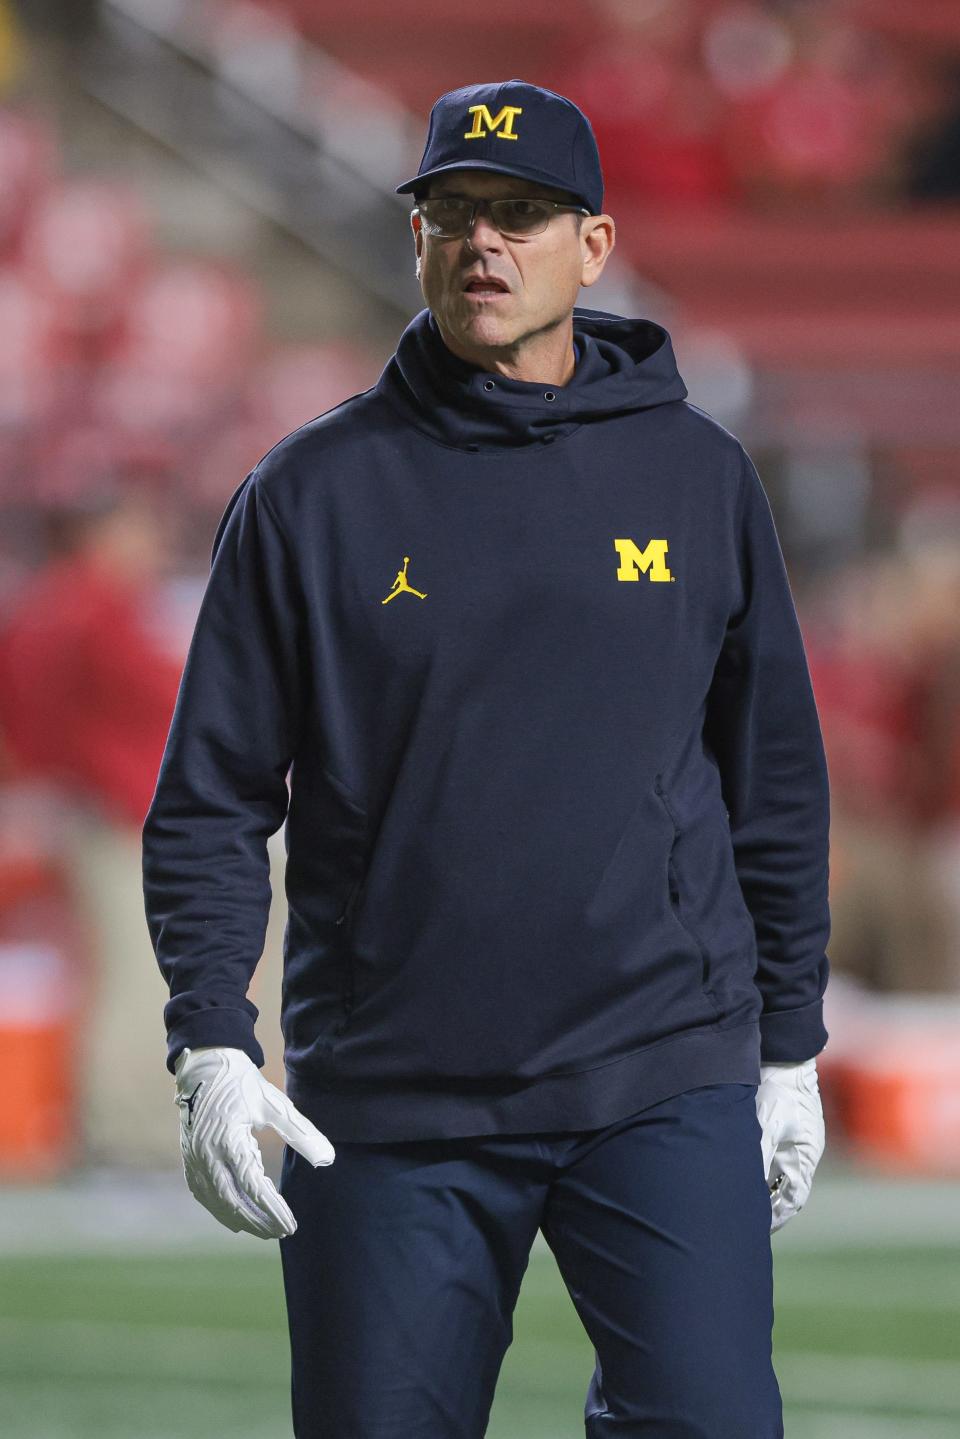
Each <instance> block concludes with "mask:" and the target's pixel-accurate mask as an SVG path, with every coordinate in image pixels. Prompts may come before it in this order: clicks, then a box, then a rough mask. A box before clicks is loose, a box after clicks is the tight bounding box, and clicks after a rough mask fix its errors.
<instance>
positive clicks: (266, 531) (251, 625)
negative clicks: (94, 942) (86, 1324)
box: [143, 469, 303, 1074]
mask: <svg viewBox="0 0 960 1439" xmlns="http://www.w3.org/2000/svg"><path fill="white" fill-rule="evenodd" d="M302 623H303V606H302V603H301V601H300V597H299V592H298V585H297V580H296V575H295V572H294V568H293V564H292V559H291V552H290V550H289V548H288V546H287V543H286V540H285V536H284V534H283V533H282V531H281V529H280V525H279V522H278V520H277V517H276V514H275V512H274V511H273V509H272V507H271V504H270V502H269V501H268V499H267V497H266V495H265V494H264V491H263V487H262V482H261V480H260V478H259V476H258V471H257V470H256V469H255V470H252V471H251V472H250V474H249V475H248V476H247V478H246V479H245V480H244V482H243V484H242V485H241V486H240V487H239V489H238V490H237V491H236V492H235V493H234V495H233V496H232V498H231V500H230V502H229V504H228V506H227V508H226V511H225V512H224V515H223V518H222V519H221V521H220V525H219V527H218V529H217V534H216V537H215V539H214V542H213V554H212V560H211V568H210V574H209V577H208V580H207V585H206V589H205V591H204V595H203V599H202V601H201V604H200V610H199V613H198V616H197V621H196V625H195V628H194V632H193V636H192V639H191V642H190V647H189V650H188V653H187V658H186V662H185V665H184V670H183V675H182V677H181V681H180V688H179V691H178V694H177V701H176V705H175V708H174V712H173V718H172V720H171V723H170V730H169V733H168V735H167V741H166V746H165V749H164V752H163V758H162V761H161V764H160V770H159V776H158V780H157V785H156V789H155V791H154V795H153V799H152V801H151V804H150V808H149V810H148V812H147V817H146V820H145V823H144V827H143V893H144V901H145V907H146V917H147V926H148V929H149V931H150V937H151V940H152V943H153V947H154V951H155V953H156V957H157V963H158V964H159V966H160V970H161V973H162V974H163V977H164V979H165V980H166V981H167V984H168V985H169V988H170V1000H169V1002H168V1003H167V1005H166V1006H165V1008H164V1021H165V1024H166V1028H167V1061H166V1063H167V1069H168V1070H169V1071H170V1073H171V1074H172V1073H173V1072H174V1064H175V1061H176V1058H177V1055H178V1054H179V1053H180V1051H181V1049H182V1048H183V1047H184V1045H190V1046H191V1047H193V1046H196V1045H207V1044H215V1045H229V1046H231V1047H235V1048H237V1049H243V1050H245V1051H246V1053H247V1054H248V1055H249V1056H250V1058H251V1059H252V1060H253V1062H254V1063H255V1064H256V1065H258V1066H259V1065H262V1064H263V1063H264V1053H263V1050H262V1049H261V1047H260V1044H259V1043H258V1041H257V1039H256V1038H255V1036H254V1022H255V1020H256V1019H257V1016H258V1013H259V1011H258V1010H257V1008H256V1006H255V1005H254V1004H253V1003H252V1002H251V1001H250V1000H249V999H247V997H246V994H247V988H248V986H249V983H250V980H251V978H252V976H253V972H254V970H255V968H256V966H257V963H258V961H259V959H260V956H261V954H262V952H263V943H264V937H265V934H266V926H267V919H268V915H269V909H270V900H271V889H270V872H269V858H268V854H267V839H268V837H269V836H270V835H272V834H273V833H275V831H276V830H278V829H279V828H280V826H281V824H282V823H283V821H284V818H285V817H286V813H287V806H288V799H289V792H288V789H287V772H288V770H289V767H290V764H291V761H292V758H293V754H294V751H295V748H296V742H297V735H298V730H299V722H300V712H301V702H302V697H303V692H302V685H303V678H302V677H303V663H302V646H301V638H300V637H301V626H302Z"/></svg>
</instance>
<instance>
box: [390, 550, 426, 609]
mask: <svg viewBox="0 0 960 1439" xmlns="http://www.w3.org/2000/svg"><path fill="white" fill-rule="evenodd" d="M409 563H410V556H409V555H404V557H403V569H402V570H397V578H396V579H395V580H394V582H393V589H392V590H391V591H390V593H389V594H388V595H387V598H386V599H385V600H381V601H380V603H381V604H382V605H385V604H386V603H387V602H388V601H389V600H395V599H396V598H397V595H399V594H402V593H403V591H404V590H406V591H407V594H410V595H416V596H417V598H418V599H421V600H425V599H426V598H427V596H426V593H425V592H424V591H423V590H415V589H414V588H413V585H408V584H407V565H408V564H409Z"/></svg>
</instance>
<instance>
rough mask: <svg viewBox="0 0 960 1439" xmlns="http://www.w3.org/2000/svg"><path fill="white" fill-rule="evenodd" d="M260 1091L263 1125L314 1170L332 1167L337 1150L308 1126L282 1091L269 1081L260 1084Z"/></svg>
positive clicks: (314, 1128) (307, 1120) (305, 1118)
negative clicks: (278, 1136)
mask: <svg viewBox="0 0 960 1439" xmlns="http://www.w3.org/2000/svg"><path fill="white" fill-rule="evenodd" d="M260 1089H261V1094H262V1099H263V1115H262V1122H263V1123H264V1124H269V1125H270V1127H271V1128H272V1129H275V1130H276V1131H277V1133H278V1134H279V1135H280V1136H281V1138H282V1139H285V1140H286V1142H287V1144H289V1145H290V1147H291V1149H295V1150H296V1151H297V1153H298V1154H302V1155H303V1157H304V1159H306V1160H307V1161H308V1162H309V1163H310V1164H312V1165H313V1166H314V1168H317V1166H318V1165H325V1164H332V1163H333V1161H334V1158H335V1157H336V1150H335V1149H334V1147H333V1145H332V1144H331V1143H330V1141H329V1139H328V1138H327V1137H326V1135H325V1134H321V1133H320V1130H319V1129H317V1127H316V1125H314V1124H311V1123H310V1120H309V1119H308V1118H307V1117H306V1115H305V1114H301V1113H300V1111H299V1109H297V1108H296V1107H295V1105H294V1104H293V1103H292V1102H291V1101H290V1100H289V1099H288V1098H287V1096H286V1095H285V1094H284V1093H283V1091H282V1090H280V1089H277V1087H276V1085H274V1084H271V1083H270V1081H269V1080H266V1079H265V1080H263V1081H262V1082H261V1085H260Z"/></svg>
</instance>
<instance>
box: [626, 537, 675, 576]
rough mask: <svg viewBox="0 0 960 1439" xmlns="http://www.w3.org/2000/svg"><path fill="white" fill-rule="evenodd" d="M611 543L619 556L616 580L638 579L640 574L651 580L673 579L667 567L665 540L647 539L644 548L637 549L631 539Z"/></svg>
mask: <svg viewBox="0 0 960 1439" xmlns="http://www.w3.org/2000/svg"><path fill="white" fill-rule="evenodd" d="M613 544H614V548H615V550H616V552H617V554H618V555H619V556H620V568H619V569H618V570H617V579H618V580H639V578H640V576H641V574H645V575H647V578H648V579H649V580H651V581H656V580H672V579H673V575H672V574H671V573H670V571H669V570H668V569H667V542H666V540H648V541H647V547H646V549H645V550H641V549H638V548H637V546H636V545H635V544H634V542H633V540H614V542H613Z"/></svg>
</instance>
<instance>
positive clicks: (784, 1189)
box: [757, 1059, 826, 1234]
mask: <svg viewBox="0 0 960 1439" xmlns="http://www.w3.org/2000/svg"><path fill="white" fill-rule="evenodd" d="M757 1118H758V1119H759V1120H760V1127H761V1129H762V1131H763V1136H762V1149H763V1172H764V1174H765V1175H766V1177H767V1185H768V1187H769V1189H770V1194H771V1201H770V1210H771V1223H770V1233H771V1234H773V1233H775V1231H776V1230H778V1229H781V1228H782V1227H783V1225H784V1224H786V1222H787V1220H788V1219H792V1218H793V1216H794V1214H796V1213H797V1212H798V1210H800V1209H802V1208H803V1206H804V1205H805V1204H806V1202H807V1199H808V1198H809V1196H810V1189H811V1186H812V1184H813V1175H814V1171H815V1170H816V1167H817V1165H818V1164H819V1163H820V1156H821V1155H822V1154H823V1148H824V1142H825V1138H826V1135H825V1131H824V1125H823V1107H822V1105H821V1103H820V1086H819V1082H818V1079H817V1061H816V1060H815V1059H805V1060H804V1061H803V1062H802V1063H801V1064H761V1066H760V1086H759V1088H758V1090H757Z"/></svg>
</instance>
